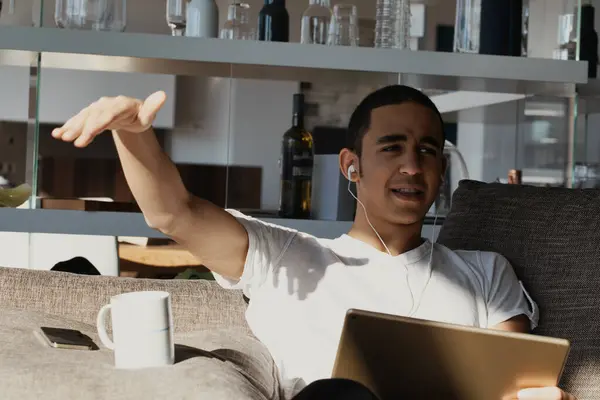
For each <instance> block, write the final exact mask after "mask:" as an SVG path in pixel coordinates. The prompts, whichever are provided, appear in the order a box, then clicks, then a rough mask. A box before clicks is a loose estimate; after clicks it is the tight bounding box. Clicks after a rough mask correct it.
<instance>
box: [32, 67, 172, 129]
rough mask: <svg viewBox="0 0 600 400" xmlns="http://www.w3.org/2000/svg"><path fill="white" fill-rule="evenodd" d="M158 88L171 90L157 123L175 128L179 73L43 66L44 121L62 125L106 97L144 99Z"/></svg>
mask: <svg viewBox="0 0 600 400" xmlns="http://www.w3.org/2000/svg"><path fill="white" fill-rule="evenodd" d="M157 90H163V91H165V92H166V93H167V102H166V104H165V105H164V107H163V108H162V109H161V110H160V112H159V113H158V115H157V116H156V120H155V123H154V126H155V127H157V128H172V127H173V123H174V105H175V76H172V75H155V74H134V73H122V72H98V71H74V70H65V69H49V68H48V69H43V70H42V79H41V87H40V109H39V115H40V122H44V123H53V124H62V123H64V122H65V121H66V120H68V119H69V118H70V117H72V116H73V115H75V114H76V113H77V112H79V110H81V109H82V108H83V107H85V106H87V105H88V104H90V103H92V102H94V101H96V100H98V99H99V98H100V97H102V96H118V95H123V96H130V97H135V98H139V99H144V98H146V97H147V96H148V95H150V94H152V93H153V92H155V91H157Z"/></svg>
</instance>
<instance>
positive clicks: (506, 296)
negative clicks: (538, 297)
mask: <svg viewBox="0 0 600 400" xmlns="http://www.w3.org/2000/svg"><path fill="white" fill-rule="evenodd" d="M479 254H480V262H481V264H482V267H483V270H484V271H485V273H486V281H487V282H486V286H487V289H488V290H487V299H486V301H487V311H488V317H487V326H488V328H490V327H493V326H494V325H497V324H500V323H502V322H504V321H507V320H509V319H511V318H513V317H516V316H518V315H526V316H527V318H529V321H530V322H531V330H533V329H535V327H536V326H537V324H538V318H539V313H538V306H537V304H536V303H535V302H534V301H533V299H532V298H531V296H529V293H527V291H526V290H525V287H524V286H523V284H522V282H521V281H519V279H518V278H517V275H516V274H515V271H514V270H513V268H512V266H511V265H510V263H509V262H508V260H507V259H506V258H504V257H503V256H501V255H500V254H497V253H487V252H482V253H479Z"/></svg>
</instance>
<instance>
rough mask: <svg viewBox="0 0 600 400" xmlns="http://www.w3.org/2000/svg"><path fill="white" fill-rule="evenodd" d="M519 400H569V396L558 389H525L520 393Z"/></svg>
mask: <svg viewBox="0 0 600 400" xmlns="http://www.w3.org/2000/svg"><path fill="white" fill-rule="evenodd" d="M517 398H518V399H519V400H569V396H567V395H565V393H564V392H563V391H562V390H560V389H559V388H557V387H547V388H536V389H523V390H521V391H519V393H518V395H517Z"/></svg>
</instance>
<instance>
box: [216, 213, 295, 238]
mask: <svg viewBox="0 0 600 400" xmlns="http://www.w3.org/2000/svg"><path fill="white" fill-rule="evenodd" d="M225 211H227V212H228V213H229V214H230V215H231V216H233V217H234V218H235V219H236V220H238V222H239V223H241V224H242V225H243V226H244V227H245V228H246V230H249V229H252V230H254V229H260V228H264V230H265V231H273V233H286V234H290V235H295V234H297V233H298V231H297V230H296V229H293V228H289V227H286V226H282V225H278V224H276V223H274V222H272V221H269V219H259V218H256V217H253V216H250V215H248V214H244V213H243V212H241V211H238V210H234V209H225Z"/></svg>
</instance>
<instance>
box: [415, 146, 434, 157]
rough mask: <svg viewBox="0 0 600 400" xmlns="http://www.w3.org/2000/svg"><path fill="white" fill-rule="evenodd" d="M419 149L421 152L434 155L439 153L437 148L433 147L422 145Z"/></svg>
mask: <svg viewBox="0 0 600 400" xmlns="http://www.w3.org/2000/svg"><path fill="white" fill-rule="evenodd" d="M419 151H420V152H421V153H425V154H430V155H432V156H435V155H437V149H434V148H433V147H421V148H420V149H419Z"/></svg>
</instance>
